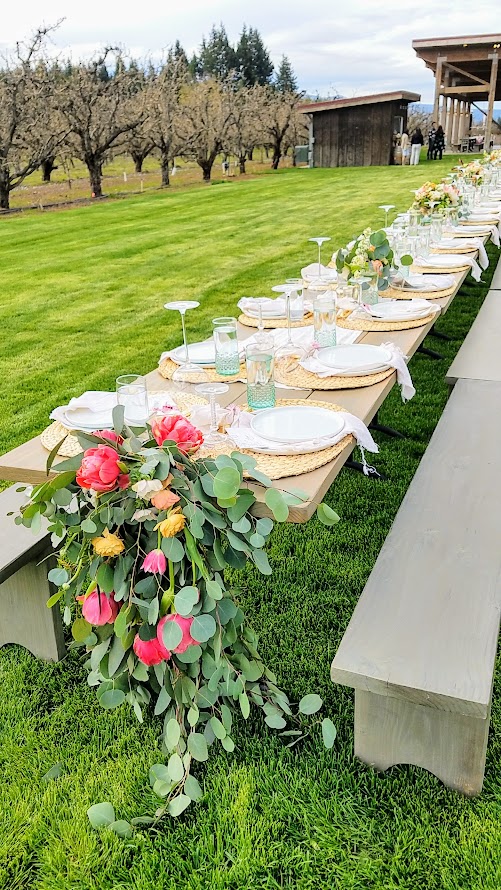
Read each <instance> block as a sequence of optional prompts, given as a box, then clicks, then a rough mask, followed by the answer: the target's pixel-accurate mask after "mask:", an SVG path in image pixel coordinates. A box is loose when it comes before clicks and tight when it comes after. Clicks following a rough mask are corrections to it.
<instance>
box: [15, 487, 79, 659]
mask: <svg viewBox="0 0 501 890" xmlns="http://www.w3.org/2000/svg"><path fill="white" fill-rule="evenodd" d="M25 502H26V497H25V495H24V494H23V493H22V492H17V491H16V487H15V486H13V487H12V488H8V489H7V490H6V491H3V492H1V493H0V646H5V645H7V644H8V643H17V644H19V645H20V646H24V647H25V648H26V649H29V651H30V652H32V653H33V655H36V656H37V657H38V658H43V659H45V660H46V661H58V660H59V659H60V658H62V656H63V655H64V652H65V648H64V640H63V629H62V622H61V616H60V613H59V609H58V608H57V607H56V608H54V609H48V608H47V605H46V603H47V600H48V598H49V596H50V594H51V591H50V589H49V581H48V580H47V573H48V571H49V568H50V567H51V566H50V562H48V561H45V562H43V563H41V564H40V560H41V559H43V558H44V557H45V556H47V555H48V554H49V553H50V552H51V547H50V535H49V534H48V532H47V531H46V530H45V529H43V530H41V531H40V532H38V533H37V534H34V533H33V532H32V531H31V529H29V528H25V527H24V526H22V525H15V523H14V516H9V515H8V513H10V512H11V511H13V512H14V513H16V514H17V513H18V511H19V508H20V507H21V505H22V504H23V503H25Z"/></svg>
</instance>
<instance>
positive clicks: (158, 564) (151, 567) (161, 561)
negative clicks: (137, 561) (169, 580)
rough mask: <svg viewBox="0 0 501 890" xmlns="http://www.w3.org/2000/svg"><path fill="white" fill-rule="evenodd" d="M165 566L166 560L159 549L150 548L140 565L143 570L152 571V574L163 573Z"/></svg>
mask: <svg viewBox="0 0 501 890" xmlns="http://www.w3.org/2000/svg"><path fill="white" fill-rule="evenodd" d="M166 568H167V560H166V558H165V556H164V554H163V553H162V551H161V550H151V551H150V553H148V554H147V556H146V558H145V560H144V562H143V565H142V569H143V572H152V573H153V574H154V575H163V574H164V572H165V570H166Z"/></svg>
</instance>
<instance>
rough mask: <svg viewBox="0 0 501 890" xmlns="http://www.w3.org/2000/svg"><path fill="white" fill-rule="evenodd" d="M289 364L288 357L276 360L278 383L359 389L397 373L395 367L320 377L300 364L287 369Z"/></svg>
mask: <svg viewBox="0 0 501 890" xmlns="http://www.w3.org/2000/svg"><path fill="white" fill-rule="evenodd" d="M288 366H289V360H288V359H282V360H281V361H278V362H275V381H276V383H285V384H286V385H288V386H293V387H295V386H297V387H298V388H299V389H314V390H320V389H325V390H327V389H358V387H360V386H374V384H375V383H381V381H382V380H386V378H387V377H390V376H391V375H392V374H394V373H395V368H387V369H386V371H379V372H378V373H377V374H363V375H361V376H360V377H344V376H339V377H335V376H333V377H319V376H318V375H317V374H313V373H312V372H311V371H306V370H305V369H304V368H302V367H301V365H299V364H298V365H296V367H295V368H293V369H292V370H287V368H288ZM308 404H309V405H312V404H313V402H310V401H309V400H308Z"/></svg>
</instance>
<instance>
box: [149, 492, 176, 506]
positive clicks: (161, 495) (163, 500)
mask: <svg viewBox="0 0 501 890" xmlns="http://www.w3.org/2000/svg"><path fill="white" fill-rule="evenodd" d="M150 500H151V503H152V504H153V506H154V507H156V508H157V510H168V509H169V507H173V506H174V504H177V502H178V500H179V495H178V494H175V493H174V492H173V491H169V489H168V488H164V489H162V491H158V492H157V493H156V494H154V495H153V496H152V497H151V498H150Z"/></svg>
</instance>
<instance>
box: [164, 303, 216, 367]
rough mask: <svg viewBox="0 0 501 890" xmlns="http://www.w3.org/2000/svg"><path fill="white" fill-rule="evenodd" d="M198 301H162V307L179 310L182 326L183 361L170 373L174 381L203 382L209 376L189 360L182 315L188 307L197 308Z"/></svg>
mask: <svg viewBox="0 0 501 890" xmlns="http://www.w3.org/2000/svg"><path fill="white" fill-rule="evenodd" d="M199 306H200V303H198V302H197V301H196V300H173V301H172V302H171V303H164V309H172V310H175V311H177V312H179V314H180V316H181V324H182V328H183V345H184V362H182V363H181V364H180V365H178V366H177V368H176V369H175V371H174V373H173V374H172V380H173V382H174V383H181V384H191V383H203V382H205V381H208V379H209V377H208V374H207V371H206V370H205V368H203V367H202V366H201V365H196V364H194V363H193V362H191V361H190V353H189V350H188V341H187V339H186V325H185V322H184V316H185V314H186V312H187V311H188V309H198V307H199Z"/></svg>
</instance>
